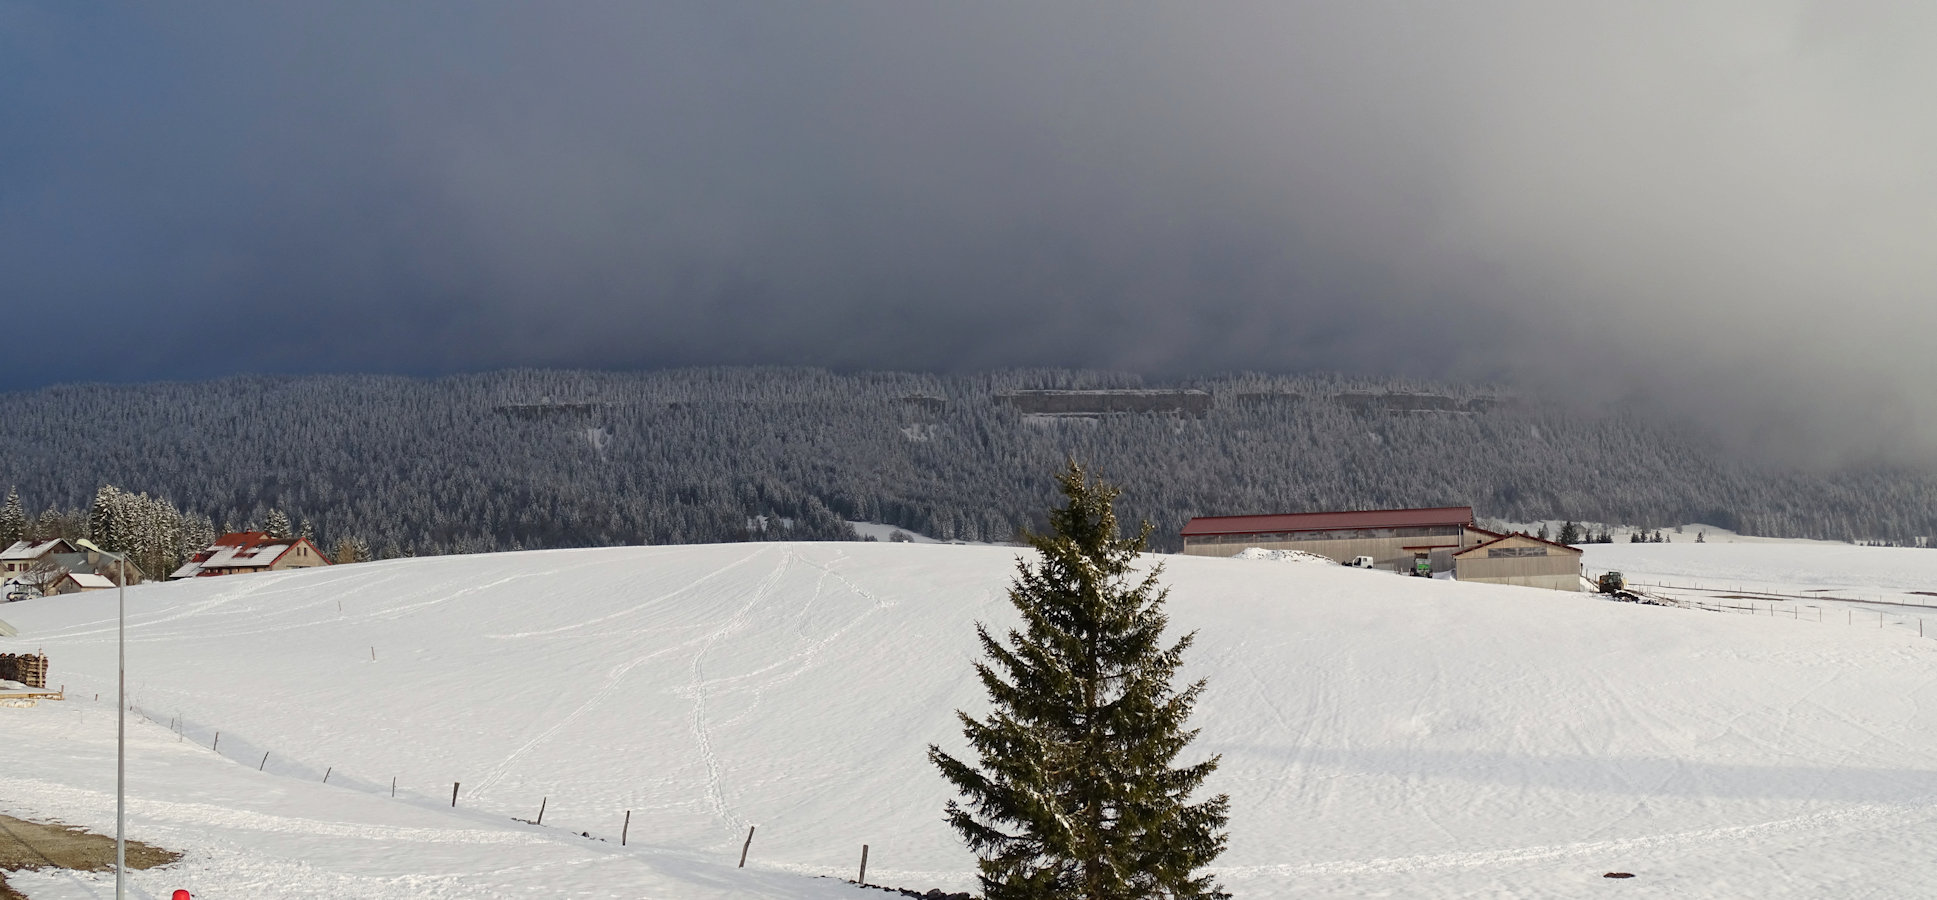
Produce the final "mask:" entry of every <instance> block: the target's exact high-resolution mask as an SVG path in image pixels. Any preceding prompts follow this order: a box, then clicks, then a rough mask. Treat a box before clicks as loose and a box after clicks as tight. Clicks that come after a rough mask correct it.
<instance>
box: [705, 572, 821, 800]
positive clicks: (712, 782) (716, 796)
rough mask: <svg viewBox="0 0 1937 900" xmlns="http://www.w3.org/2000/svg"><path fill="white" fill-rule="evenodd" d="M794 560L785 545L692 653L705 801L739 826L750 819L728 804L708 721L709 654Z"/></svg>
mask: <svg viewBox="0 0 1937 900" xmlns="http://www.w3.org/2000/svg"><path fill="white" fill-rule="evenodd" d="M793 561H794V552H793V550H791V549H783V550H782V552H781V558H780V563H779V564H778V565H776V566H774V569H773V572H772V573H771V574H769V575H768V576H767V577H766V579H765V580H763V581H761V582H760V586H759V587H757V588H755V589H754V591H753V593H752V595H750V596H749V597H748V598H747V602H746V603H744V604H742V605H741V606H740V608H739V609H737V610H735V611H734V612H733V615H732V617H731V618H729V619H727V621H726V624H724V625H721V626H720V628H719V630H717V631H715V632H713V633H712V634H711V635H708V636H707V638H706V640H705V642H704V644H703V645H702V646H701V647H700V649H699V652H698V653H695V654H693V678H692V682H691V683H690V684H689V685H688V687H687V690H688V692H689V693H690V694H691V695H692V699H693V742H694V744H695V745H696V746H697V747H698V750H699V758H700V762H701V763H702V764H704V765H705V767H706V802H707V805H708V806H709V807H711V808H712V810H713V815H714V816H715V817H717V818H719V819H720V820H721V821H723V822H725V823H727V824H729V825H732V826H734V827H736V828H737V827H738V826H740V825H744V824H747V823H745V822H742V821H740V820H739V819H738V818H737V817H735V816H734V815H733V810H732V808H731V807H729V806H728V805H727V802H726V792H725V789H724V787H723V785H722V782H723V781H724V777H723V776H722V775H721V774H720V760H719V756H718V755H717V754H715V753H714V752H713V738H712V733H711V729H710V728H709V727H708V725H707V722H706V688H707V680H706V667H705V660H706V654H707V652H708V651H710V650H712V649H713V647H714V646H716V645H718V644H719V642H721V641H723V640H725V639H726V638H727V637H728V636H730V635H732V634H733V633H734V632H737V631H739V630H740V629H741V628H742V627H744V625H745V623H746V619H747V613H749V612H751V611H752V610H753V609H754V607H756V606H759V605H760V603H761V601H763V600H765V599H766V596H767V592H768V591H771V590H773V587H774V585H776V584H779V583H780V579H781V577H782V576H784V575H786V574H787V567H788V566H789V565H791V564H792V563H793Z"/></svg>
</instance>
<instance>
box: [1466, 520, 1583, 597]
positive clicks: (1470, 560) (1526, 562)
mask: <svg viewBox="0 0 1937 900" xmlns="http://www.w3.org/2000/svg"><path fill="white" fill-rule="evenodd" d="M1453 577H1455V578H1458V579H1459V580H1461V581H1476V582H1479V583H1481V584H1517V585H1521V586H1524V587H1537V588H1547V589H1549V590H1556V591H1578V590H1580V589H1581V550H1580V548H1579V547H1569V546H1567V545H1566V544H1556V543H1554V542H1553V541H1543V540H1541V539H1539V538H1537V537H1534V536H1533V535H1530V534H1520V533H1517V532H1516V533H1514V534H1509V535H1506V536H1504V537H1499V538H1495V539H1494V540H1491V541H1487V542H1486V543H1484V544H1480V545H1479V546H1476V547H1468V548H1466V549H1464V550H1461V551H1459V552H1458V553H1455V554H1453Z"/></svg>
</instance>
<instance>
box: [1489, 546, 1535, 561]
mask: <svg viewBox="0 0 1937 900" xmlns="http://www.w3.org/2000/svg"><path fill="white" fill-rule="evenodd" d="M1546 555H1547V548H1545V547H1488V548H1487V550H1486V556H1487V558H1488V559H1501V558H1512V557H1517V556H1546Z"/></svg>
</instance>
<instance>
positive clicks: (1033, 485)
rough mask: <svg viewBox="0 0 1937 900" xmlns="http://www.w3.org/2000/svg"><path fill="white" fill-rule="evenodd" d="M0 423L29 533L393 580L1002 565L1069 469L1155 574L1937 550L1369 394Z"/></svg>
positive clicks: (1437, 392)
mask: <svg viewBox="0 0 1937 900" xmlns="http://www.w3.org/2000/svg"><path fill="white" fill-rule="evenodd" d="M1159 387H1161V388H1175V389H1190V390H1197V391H1202V392H1205V393H1206V394H1208V395H1209V401H1208V403H1207V404H1204V407H1207V408H1204V407H1200V408H1199V409H1195V410H1191V411H1188V412H1185V413H1182V414H1152V413H1128V414H1118V415H1106V416H1094V417H1085V416H1068V415H1064V416H1050V415H1033V414H1028V413H1026V412H1025V411H1023V410H1021V409H1018V408H1017V407H1016V405H1015V404H1013V403H1010V402H1005V400H1004V398H1003V396H1002V395H1003V394H1004V393H1005V392H1010V391H1016V390H1040V389H1124V388H1159ZM1381 395H1399V396H1398V398H1397V400H1396V401H1393V402H1384V401H1381V400H1380V399H1378V398H1379V397H1380V396H1381ZM1422 395H1423V396H1422ZM1200 399H1201V398H1200ZM0 421H4V422H5V423H6V427H5V428H4V429H0V487H4V486H7V485H11V486H13V487H14V488H15V489H16V490H17V492H18V495H19V498H20V504H21V506H20V510H21V514H22V517H23V518H24V520H25V527H27V528H28V529H32V528H36V527H39V528H42V529H47V528H53V529H64V530H69V531H75V530H79V529H83V528H86V527H87V525H88V523H89V520H90V518H99V513H100V511H99V509H98V507H99V506H100V504H99V498H98V495H99V493H100V491H101V488H102V486H103V485H113V486H114V487H115V488H117V489H118V491H120V492H123V494H124V495H126V496H131V497H137V498H138V497H140V495H142V494H146V495H148V498H149V499H147V500H144V501H142V502H143V503H146V504H147V505H146V506H143V507H142V509H143V510H145V512H143V513H142V514H143V515H145V516H153V515H156V514H157V513H156V512H155V511H156V510H158V509H162V508H163V507H164V506H166V505H171V504H172V508H173V509H174V510H176V511H178V514H179V516H180V517H181V518H182V523H181V524H180V525H178V527H177V529H176V530H177V532H179V533H183V534H187V535H189V536H192V537H193V538H195V539H200V538H202V537H204V536H205V535H206V534H207V533H208V531H209V530H210V529H211V528H212V529H215V530H221V529H224V528H243V527H247V526H255V527H264V526H266V525H268V524H269V523H270V522H271V521H272V520H274V519H275V518H276V516H277V514H278V513H281V514H283V515H286V517H287V520H288V521H289V522H290V525H289V526H288V527H290V528H293V529H295V530H299V531H301V530H307V531H308V532H309V533H311V534H313V535H314V537H315V539H316V541H317V543H318V544H319V545H320V546H322V547H323V548H324V550H325V551H326V552H331V553H334V552H336V551H337V549H338V548H339V546H341V545H343V544H345V543H348V544H350V545H351V546H353V547H356V548H358V550H359V553H360V554H362V555H368V556H377V557H386V556H399V555H408V554H417V555H430V554H441V553H453V552H479V551H489V550H504V549H516V548H545V547H565V546H586V545H613V544H640V543H650V544H664V543H695V542H714V541H736V540H748V539H751V540H763V539H789V540H820V539H825V540H841V539H851V538H853V537H854V535H853V532H852V531H851V530H850V528H849V526H848V525H847V521H849V520H859V521H873V522H883V523H888V524H892V525H895V526H898V527H901V528H906V529H910V530H914V531H918V532H921V533H924V534H929V535H933V536H935V537H939V538H943V539H955V540H968V541H1005V540H1009V539H1010V538H1011V537H1013V535H1014V534H1015V532H1016V530H1017V529H1018V528H1019V527H1036V526H1039V525H1040V524H1041V523H1040V522H1039V521H1037V517H1039V516H1040V515H1041V510H1042V508H1043V501H1044V498H1045V497H1048V496H1050V495H1051V494H1053V492H1054V487H1053V485H1052V484H1051V483H1050V473H1053V472H1055V471H1057V469H1058V468H1059V466H1060V465H1061V463H1062V462H1063V461H1064V460H1065V459H1067V458H1069V457H1071V456H1074V457H1076V458H1079V459H1083V460H1086V461H1089V462H1091V463H1092V464H1093V466H1094V468H1095V471H1097V472H1098V473H1100V474H1101V475H1103V476H1105V477H1107V478H1110V479H1111V480H1113V481H1116V482H1117V483H1120V484H1123V485H1124V486H1126V488H1128V490H1127V491H1126V493H1125V494H1124V496H1123V498H1122V501H1121V510H1122V512H1123V514H1124V516H1125V518H1126V519H1127V520H1129V521H1135V520H1137V519H1139V518H1147V519H1149V520H1150V521H1151V522H1153V523H1154V524H1155V525H1156V527H1157V530H1156V533H1155V535H1154V536H1153V543H1154V545H1155V546H1156V548H1157V549H1174V548H1175V544H1176V541H1177V537H1176V533H1177V529H1178V528H1179V527H1180V526H1181V525H1182V524H1183V523H1184V522H1185V521H1186V520H1187V519H1189V518H1190V517H1191V516H1193V515H1215V514H1235V513H1254V512H1279V511H1298V510H1308V509H1338V508H1363V507H1380V506H1431V505H1439V504H1471V505H1473V506H1474V507H1475V508H1476V509H1477V511H1478V513H1479V514H1480V515H1481V516H1484V517H1492V518H1498V519H1505V520H1513V521H1529V520H1534V519H1580V520H1590V521H1603V522H1623V523H1632V524H1635V525H1642V526H1649V525H1653V526H1659V525H1664V524H1678V523H1683V522H1706V523H1710V524H1714V525H1718V526H1722V527H1726V528H1732V529H1735V530H1738V531H1742V532H1746V533H1752V534H1762V535H1770V536H1782V537H1808V538H1831V539H1840V540H1850V539H1858V540H1881V541H1894V542H1903V543H1911V542H1912V541H1913V539H1914V538H1916V537H1918V536H1924V535H1929V534H1932V533H1933V532H1937V523H1933V517H1934V514H1933V512H1932V511H1933V510H1937V477H1933V476H1932V474H1931V473H1929V472H1912V471H1903V470H1890V469H1882V468H1844V469H1840V470H1834V471H1801V470H1785V469H1779V468H1773V467H1770V466H1768V465H1765V464H1760V463H1757V462H1754V461H1750V460H1745V459H1742V458H1739V457H1737V456H1734V455H1731V454H1728V453H1725V452H1723V451H1721V450H1720V449H1718V448H1717V447H1715V446H1713V445H1710V444H1708V443H1706V442H1705V441H1704V440H1703V439H1702V438H1700V437H1698V436H1695V435H1693V434H1691V433H1689V432H1688V431H1687V430H1686V429H1677V428H1675V427H1673V426H1672V425H1670V424H1668V423H1663V422H1658V421H1653V420H1650V419H1648V418H1647V417H1644V416H1641V415H1638V414H1634V413H1623V412H1621V411H1619V410H1613V411H1606V410H1603V411H1599V412H1596V413H1594V414H1591V415H1589V414H1581V413H1575V412H1570V411H1568V410H1565V409H1561V408H1557V407H1553V406H1549V405H1543V404H1541V403H1539V402H1537V401H1533V400H1527V399H1516V398H1514V397H1511V396H1505V395H1502V394H1500V393H1498V392H1495V391H1493V390H1490V389H1487V388H1483V387H1476V386H1467V385H1450V384H1434V383H1426V382H1413V381H1397V380H1368V379H1352V378H1346V377H1342V376H1301V377H1281V376H1263V375H1233V376H1221V377H1206V378H1191V379H1181V380H1177V381H1173V382H1167V383H1164V384H1155V383H1145V382H1144V381H1142V380H1140V379H1139V378H1137V377H1136V376H1132V375H1124V374H1114V373H1098V372H1082V371H1068V370H1021V371H1003V372H994V373H985V374H979V375H970V376H939V375H925V374H908V373H864V374H851V375H843V374H836V373H832V372H828V371H823V370H815V369H783V368H710V369H687V370H675V371H661V372H650V373H601V372H582V371H529V370H526V371H507V372H497V373H487V374H476V375H463V376H454V377H446V378H437V379H412V378H401V377H378V376H341V375H336V376H309V377H243V378H231V379H225V380H220V381H211V382H201V383H170V384H143V385H126V386H122V385H69V386H58V387H51V388H45V389H41V390H34V391H24V392H16V393H10V394H5V395H0ZM137 505H139V504H137ZM204 519H206V521H203V520H204ZM181 540H187V538H182V539H181ZM177 543H180V541H177ZM167 556H168V554H167V553H163V552H160V551H157V552H156V554H155V558H154V562H155V564H156V565H157V566H161V565H165V564H166V563H167V562H168V560H167V558H166V557H167Z"/></svg>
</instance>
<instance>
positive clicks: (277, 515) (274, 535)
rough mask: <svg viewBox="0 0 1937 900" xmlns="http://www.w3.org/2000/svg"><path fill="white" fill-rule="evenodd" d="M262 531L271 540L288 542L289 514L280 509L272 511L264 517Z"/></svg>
mask: <svg viewBox="0 0 1937 900" xmlns="http://www.w3.org/2000/svg"><path fill="white" fill-rule="evenodd" d="M263 518H264V520H265V521H264V522H263V526H262V530H263V532H264V533H266V534H268V535H269V537H270V538H271V539H273V540H278V541H282V540H288V539H289V537H290V530H289V514H288V513H286V512H283V511H282V510H280V509H272V510H270V511H269V514H268V515H267V516H264V517H263Z"/></svg>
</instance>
